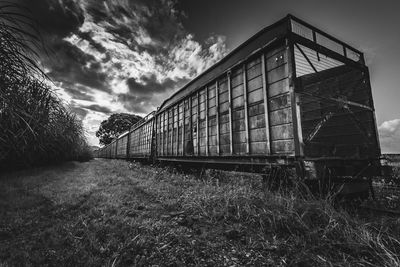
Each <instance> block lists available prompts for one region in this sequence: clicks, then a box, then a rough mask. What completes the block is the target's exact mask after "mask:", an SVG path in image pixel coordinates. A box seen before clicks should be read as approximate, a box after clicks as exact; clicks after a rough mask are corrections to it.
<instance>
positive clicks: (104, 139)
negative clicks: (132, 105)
mask: <svg viewBox="0 0 400 267" xmlns="http://www.w3.org/2000/svg"><path fill="white" fill-rule="evenodd" d="M141 119H142V117H140V116H137V115H133V114H127V113H116V114H112V115H111V116H110V117H109V118H108V119H107V120H104V121H102V122H101V124H100V127H99V130H98V131H97V132H96V137H98V138H99V143H100V144H101V145H108V144H110V143H111V141H112V140H113V139H114V138H116V137H118V136H119V135H120V134H122V133H123V132H125V131H127V130H129V128H130V127H131V126H132V125H134V124H135V123H136V122H138V121H139V120H141Z"/></svg>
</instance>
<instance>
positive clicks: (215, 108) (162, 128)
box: [96, 14, 381, 194]
mask: <svg viewBox="0 0 400 267" xmlns="http://www.w3.org/2000/svg"><path fill="white" fill-rule="evenodd" d="M380 155H381V150H380V144H379V139H378V133H377V125H376V118H375V109H374V103H373V99H372V93H371V83H370V78H369V70H368V67H367V66H366V65H365V59H364V55H363V53H362V52H360V51H359V50H357V49H356V48H354V47H351V46H350V45H348V44H346V43H344V42H342V41H340V40H338V39H337V38H335V37H333V36H331V35H329V34H327V33H325V32H323V31H322V30H319V29H317V28H316V27H314V26H312V25H310V24H308V23H307V22H305V21H303V20H301V19H299V18H297V17H295V16H293V15H291V14H289V15H287V16H285V17H284V18H282V19H281V20H279V21H277V22H276V23H274V24H272V25H270V26H268V27H266V28H264V29H262V30H261V31H259V32H258V33H256V34H255V35H254V36H252V37H251V38H249V39H248V40H247V41H245V42H244V43H242V44H241V45H239V46H238V47H237V48H236V49H234V50H233V51H232V52H230V53H229V54H228V55H227V56H225V57H224V58H222V59H221V60H220V61H218V62H217V63H216V64H214V65H213V66H211V67H210V68H209V69H207V70H206V71H204V72H203V73H202V74H200V75H198V76H197V77H196V78H194V79H193V80H191V81H190V82H189V83H187V84H186V85H185V86H183V87H182V88H181V89H179V90H178V91H176V92H175V93H174V94H172V95H171V96H170V97H169V98H168V99H166V100H165V101H164V102H163V103H162V104H161V106H160V107H158V108H157V110H155V111H153V112H151V113H150V114H148V115H147V116H146V117H145V118H143V119H142V120H141V121H139V122H138V123H136V124H135V125H133V126H132V127H131V129H130V130H129V131H127V132H125V133H124V134H122V135H120V136H119V137H118V138H116V139H115V140H113V141H112V142H111V143H110V144H109V145H107V146H105V147H102V148H101V149H99V150H98V151H97V152H96V157H100V158H117V159H134V160H146V161H156V162H168V163H176V164H187V165H190V166H201V167H208V168H216V169H227V170H238V171H249V172H257V173H260V174H264V175H266V174H268V173H271V171H272V170H277V169H280V170H286V169H288V170H289V169H290V170H293V171H294V173H295V174H296V176H297V177H298V178H301V179H302V180H303V181H306V182H307V183H308V184H310V185H319V186H320V185H321V184H322V185H327V184H328V185H329V186H331V185H335V188H338V186H340V192H341V193H343V194H364V193H366V192H368V191H369V189H370V187H371V178H372V177H373V176H374V175H377V174H379V171H380V161H379V159H380Z"/></svg>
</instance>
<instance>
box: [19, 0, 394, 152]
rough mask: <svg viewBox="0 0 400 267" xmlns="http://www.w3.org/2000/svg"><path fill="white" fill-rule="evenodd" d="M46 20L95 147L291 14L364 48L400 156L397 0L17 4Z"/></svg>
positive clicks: (379, 112) (51, 59)
mask: <svg viewBox="0 0 400 267" xmlns="http://www.w3.org/2000/svg"><path fill="white" fill-rule="evenodd" d="M15 1H20V2H22V3H23V4H25V5H26V6H27V7H28V8H29V9H31V11H32V16H33V17H34V18H35V19H36V20H37V21H38V24H39V25H40V27H41V29H42V32H43V38H44V40H45V44H46V46H47V47H48V50H49V51H50V53H49V56H46V57H43V58H42V61H43V62H42V65H43V66H44V69H45V71H46V73H47V74H48V75H49V77H50V78H51V79H52V81H53V87H54V88H55V90H56V92H57V93H58V94H59V95H60V96H61V98H63V99H64V101H65V102H66V104H68V105H69V107H70V108H71V110H72V111H73V112H75V113H76V114H77V116H78V117H79V118H80V119H81V120H82V122H83V125H84V127H85V129H86V132H87V137H88V141H89V143H90V144H91V145H98V139H97V138H96V137H95V132H96V130H97V129H98V127H99V124H100V122H101V121H102V120H105V119H107V117H108V116H109V115H110V114H112V113H118V112H128V113H134V114H138V115H142V116H143V115H145V114H147V113H149V112H151V111H152V110H155V109H156V108H157V106H159V105H160V104H161V103H162V102H163V101H164V100H165V99H166V98H168V96H170V95H171V94H172V93H173V92H175V91H176V90H178V89H179V88H181V87H182V86H183V85H185V84H186V83H187V82H188V81H190V80H191V79H193V78H194V77H196V76H197V75H199V74H200V73H201V72H203V71H204V70H205V69H207V68H208V67H210V66H212V65H213V64H214V63H216V62H217V61H218V60H220V59H221V58H222V57H224V56H225V55H226V54H227V53H229V51H232V50H233V49H234V48H235V47H237V46H238V45H240V44H241V43H242V42H244V41H246V40H247V39H248V38H250V37H251V36H252V35H253V34H255V33H256V32H258V31H259V30H260V29H262V28H264V27H266V26H268V25H270V24H272V23H274V22H276V21H277V20H279V19H281V18H283V17H284V16H286V15H287V14H288V13H291V14H293V15H295V16H297V17H299V18H301V19H303V20H305V21H307V22H309V23H310V24H312V25H314V26H316V27H317V28H320V29H322V30H324V31H326V32H327V33H329V34H331V35H333V36H335V37H337V38H338V39H340V40H342V41H344V42H346V43H349V44H350V45H352V46H354V47H355V48H357V49H359V50H361V51H363V52H364V54H365V57H366V63H367V65H368V66H369V68H370V76H371V84H372V94H373V98H374V104H375V109H376V119H377V125H378V131H379V135H380V141H381V148H382V152H383V153H400V104H399V103H398V101H399V100H400V88H399V87H398V84H400V71H399V70H400V67H399V62H400V53H399V51H398V48H400V31H399V30H398V26H399V25H400V16H398V14H397V13H398V10H399V6H400V4H397V1H395V0H386V1H385V0H381V1H376V0H374V1H372V0H363V1H362V0H335V1H327V0H314V1H307V0H304V1H300V0H276V1H275V0H274V1H270V0H251V1H235V0H213V1H210V0H201V1H195V0H118V1H117V0H35V1H32V0H15Z"/></svg>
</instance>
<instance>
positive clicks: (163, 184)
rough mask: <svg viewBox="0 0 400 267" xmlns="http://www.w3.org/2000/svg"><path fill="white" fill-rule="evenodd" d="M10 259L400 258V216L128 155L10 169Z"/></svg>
mask: <svg viewBox="0 0 400 267" xmlns="http://www.w3.org/2000/svg"><path fill="white" fill-rule="evenodd" d="M0 210H1V212H2V213H1V214H0V240H3V241H1V242H0V265H1V264H3V265H6V266H7V265H10V266H14V265H41V266H45V265H48V266H53V265H60V266H67V265H68V266H71V265H77V266H99V265H103V266H195V265H197V266H260V265H270V266H287V265H291V266H354V265H358V266H399V265H400V259H399V256H398V255H399V253H400V243H399V240H400V226H399V225H400V224H399V219H398V218H390V217H382V216H380V217H377V216H375V214H363V215H362V216H361V215H358V214H357V213H351V214H349V213H348V212H346V211H342V210H337V209H336V210H335V209H334V208H333V207H332V205H331V204H330V203H329V201H326V200H315V199H312V198H308V199H307V198H305V197H304V196H299V195H297V194H296V193H294V192H291V193H279V192H269V191H268V190H265V189H264V188H263V185H262V181H261V178H260V177H258V176H255V175H248V174H238V173H228V172H216V171H204V172H202V173H199V174H183V173H179V172H177V171H175V170H173V169H170V168H161V167H156V166H144V165H141V164H139V163H128V162H126V161H118V160H93V161H90V162H85V163H77V162H75V163H67V164H62V165H60V166H57V167H46V168H40V169H35V170H34V171H31V172H29V173H27V172H23V171H22V172H13V173H9V174H7V175H3V177H2V179H1V180H0Z"/></svg>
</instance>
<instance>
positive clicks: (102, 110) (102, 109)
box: [82, 104, 111, 114]
mask: <svg viewBox="0 0 400 267" xmlns="http://www.w3.org/2000/svg"><path fill="white" fill-rule="evenodd" d="M82 107H83V108H85V109H89V110H92V111H97V112H100V113H105V114H109V113H111V110H110V109H109V108H107V107H103V106H99V105H96V104H93V105H88V106H82Z"/></svg>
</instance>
